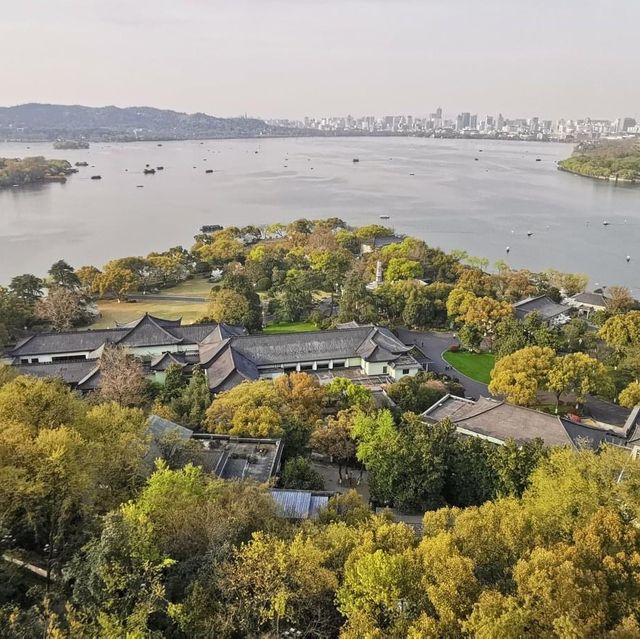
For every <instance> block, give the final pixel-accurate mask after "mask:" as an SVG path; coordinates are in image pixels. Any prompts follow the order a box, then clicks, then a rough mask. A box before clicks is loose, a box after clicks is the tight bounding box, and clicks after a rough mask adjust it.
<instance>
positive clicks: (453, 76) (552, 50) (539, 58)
mask: <svg viewBox="0 0 640 639" xmlns="http://www.w3.org/2000/svg"><path fill="white" fill-rule="evenodd" d="M2 16H3V19H2V21H1V22H0V55H2V59H3V60H5V61H7V62H10V64H7V65H6V66H5V69H4V72H3V77H2V97H1V100H2V103H3V104H6V105H13V104H21V103H26V102H47V103H54V104H84V105H89V106H104V105H109V104H115V105H118V106H142V105H150V106H157V107H159V108H169V109H174V110H177V111H185V112H189V113H193V112H196V111H204V112H206V113H210V114H214V115H219V116H233V115H238V114H241V113H245V112H246V113H248V114H250V115H256V116H259V117H262V118H265V119H272V118H296V119H301V118H303V117H304V116H305V115H315V116H318V117H319V116H322V115H347V114H349V113H351V114H354V115H356V114H363V115H364V114H367V113H370V112H371V110H372V109H373V110H374V112H375V113H377V114H381V115H383V114H394V113H395V114H402V113H406V114H413V115H418V116H421V117H423V116H425V115H428V113H429V111H430V110H431V109H432V108H435V107H434V106H431V105H434V104H438V103H441V104H442V105H443V108H444V109H445V112H446V113H447V114H455V113H458V112H462V111H467V110H468V109H470V108H472V109H473V112H474V113H478V115H480V114H481V113H482V114H487V113H491V114H497V113H499V112H502V113H504V114H511V116H512V117H529V116H530V115H534V114H535V115H537V116H538V117H540V118H541V119H551V120H556V119H558V118H561V117H565V118H567V117H571V118H575V119H579V118H585V117H591V118H594V119H599V118H610V119H614V118H617V117H634V118H636V119H638V118H639V117H640V83H639V82H637V81H635V79H636V77H637V25H638V24H639V23H640V3H639V2H634V1H632V0H610V2H608V3H603V2H601V1H600V0H564V1H563V2H556V1H552V0H539V2H537V3H526V4H525V3H513V2H511V1H510V0H485V2H483V3H477V2H472V0H446V1H445V0H428V1H426V0H324V1H323V2H319V1H316V0H234V2H230V1H227V0H187V1H185V2H175V1H173V0H156V2H154V3H153V5H146V4H143V3H131V2H127V1H126V0H112V1H111V2H108V3H98V2H92V1H91V0H89V1H87V0H59V1H58V2H56V3H51V2H50V1H49V0H23V1H22V2H20V3H17V2H13V3H5V6H3V9H2Z"/></svg>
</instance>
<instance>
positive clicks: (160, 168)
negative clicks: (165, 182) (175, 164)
mask: <svg viewBox="0 0 640 639" xmlns="http://www.w3.org/2000/svg"><path fill="white" fill-rule="evenodd" d="M156 171H164V166H156Z"/></svg>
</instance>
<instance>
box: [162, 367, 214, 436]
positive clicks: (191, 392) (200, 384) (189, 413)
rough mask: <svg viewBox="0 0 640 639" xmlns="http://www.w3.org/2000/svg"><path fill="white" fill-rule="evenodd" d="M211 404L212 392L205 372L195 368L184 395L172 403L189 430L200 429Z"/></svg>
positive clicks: (183, 392)
mask: <svg viewBox="0 0 640 639" xmlns="http://www.w3.org/2000/svg"><path fill="white" fill-rule="evenodd" d="M210 404H211V391H210V390H209V383H208V381H207V376H206V375H205V372H204V371H203V370H202V369H201V368H199V367H198V366H196V367H194V369H193V372H192V373H191V379H190V380H189V383H188V384H187V386H186V387H185V388H184V390H183V391H182V394H181V395H180V396H179V397H177V398H176V399H174V400H173V401H172V402H171V406H172V408H174V410H175V411H176V412H177V413H178V415H179V416H180V422H181V423H182V424H184V425H185V426H188V427H189V428H200V427H201V426H202V424H203V422H204V419H205V416H206V414H207V409H208V408H209V406H210Z"/></svg>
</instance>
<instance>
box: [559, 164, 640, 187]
mask: <svg viewBox="0 0 640 639" xmlns="http://www.w3.org/2000/svg"><path fill="white" fill-rule="evenodd" d="M558 171H564V172H565V173H571V174H572V175H578V176H580V177H584V178H590V179H592V180H600V181H602V182H611V183H612V184H614V185H616V184H621V185H623V186H639V185H640V180H627V179H626V178H619V177H618V176H617V175H615V176H614V175H611V176H606V175H589V174H588V173H581V172H580V171H574V170H572V169H567V168H566V167H564V166H561V165H560V164H558Z"/></svg>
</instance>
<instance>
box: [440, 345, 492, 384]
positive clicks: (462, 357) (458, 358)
mask: <svg viewBox="0 0 640 639" xmlns="http://www.w3.org/2000/svg"><path fill="white" fill-rule="evenodd" d="M443 357H444V359H445V361H446V362H447V363H448V364H451V366H453V368H455V369H456V370H457V371H458V372H460V373H462V374H463V375H466V376H467V377H470V378H471V379H475V380H476V381H477V382H482V383H483V384H488V383H489V382H490V381H491V369H492V368H493V366H494V365H495V363H496V358H495V356H494V355H493V354H491V353H470V352H468V351H459V352H457V353H453V352H451V351H447V352H446V353H444V355H443Z"/></svg>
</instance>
